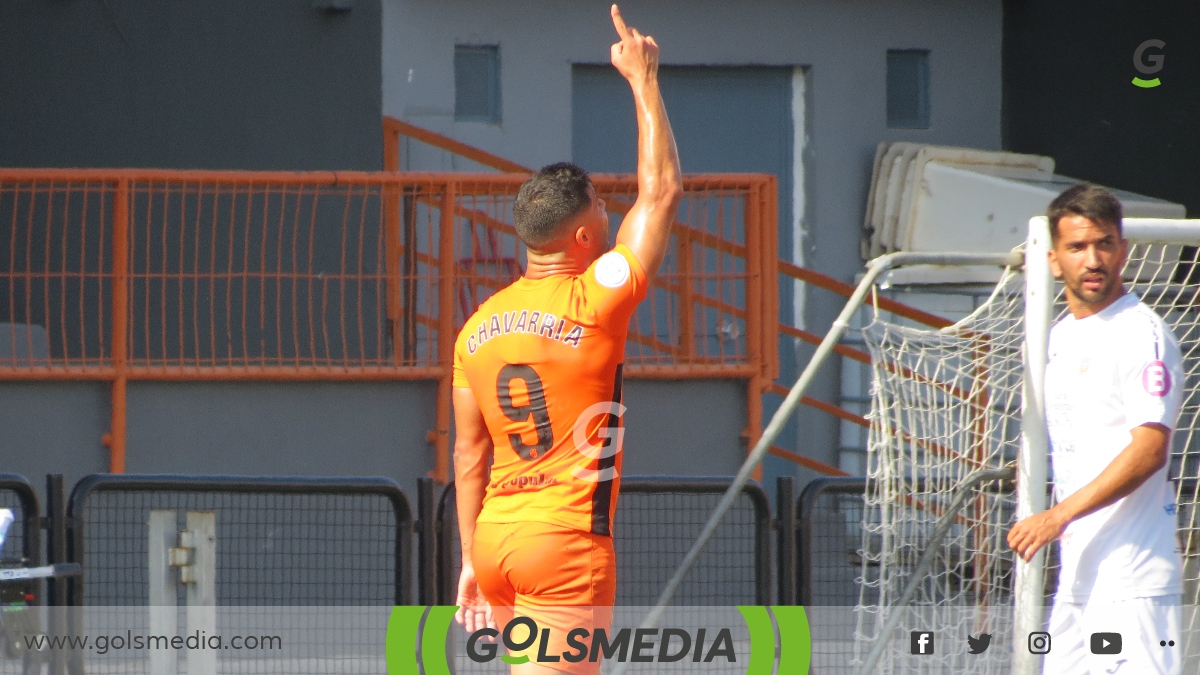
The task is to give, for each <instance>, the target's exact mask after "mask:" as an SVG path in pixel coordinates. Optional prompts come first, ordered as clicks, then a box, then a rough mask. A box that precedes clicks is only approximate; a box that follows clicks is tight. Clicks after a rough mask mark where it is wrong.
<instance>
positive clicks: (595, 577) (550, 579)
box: [504, 523, 617, 606]
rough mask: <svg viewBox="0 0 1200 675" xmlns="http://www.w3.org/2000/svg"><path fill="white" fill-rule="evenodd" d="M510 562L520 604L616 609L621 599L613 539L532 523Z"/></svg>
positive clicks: (510, 570) (513, 584)
mask: <svg viewBox="0 0 1200 675" xmlns="http://www.w3.org/2000/svg"><path fill="white" fill-rule="evenodd" d="M528 525H530V527H529V528H528V530H527V531H528V534H527V536H521V537H520V542H521V543H520V546H517V547H513V550H512V551H511V552H510V553H509V555H508V556H507V558H506V559H505V563H504V564H505V567H506V569H507V570H508V580H509V582H510V583H511V584H512V586H513V589H514V590H515V592H516V595H517V599H518V601H521V600H526V601H528V602H529V603H530V604H533V605H557V606H611V605H612V603H613V601H614V600H615V599H616V589H617V585H616V554H615V553H614V552H613V547H612V539H611V538H609V537H604V536H600V535H594V534H591V533H588V532H581V531H578V530H569V529H565V528H559V527H556V526H552V525H543V524H541V523H529V524H528Z"/></svg>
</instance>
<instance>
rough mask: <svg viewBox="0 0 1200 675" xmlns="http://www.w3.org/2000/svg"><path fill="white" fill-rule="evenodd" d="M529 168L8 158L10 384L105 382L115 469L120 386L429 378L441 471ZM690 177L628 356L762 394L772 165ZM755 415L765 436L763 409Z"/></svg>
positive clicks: (645, 367)
mask: <svg viewBox="0 0 1200 675" xmlns="http://www.w3.org/2000/svg"><path fill="white" fill-rule="evenodd" d="M523 180H524V176H522V175H519V174H401V173H355V172H344V173H330V172H313V173H257V172H208V171H149V170H37V169H5V170H0V222H5V221H7V222H6V224H7V225H8V228H9V232H8V235H9V236H8V237H7V242H3V241H0V244H3V243H6V244H7V250H3V249H0V324H6V325H0V379H9V380H16V379H19V380H30V379H38V380H40V379H90V380H100V381H107V382H110V383H111V387H112V419H111V422H110V431H109V433H108V434H106V436H105V442H106V444H107V445H108V446H109V448H110V450H111V460H110V470H112V471H114V472H121V471H123V470H124V453H125V427H126V411H125V395H126V389H127V386H128V383H129V382H130V381H136V380H368V379H370V380H407V379H435V380H437V381H438V382H439V396H438V405H437V415H436V417H437V419H436V427H435V429H433V430H432V431H431V433H430V439H431V441H432V442H433V443H434V444H435V445H436V446H437V449H438V452H437V464H436V467H435V471H434V475H435V476H436V477H437V478H439V479H441V480H446V479H447V478H448V476H449V442H448V441H449V424H450V409H449V400H450V391H449V387H450V360H451V352H452V348H453V343H454V339H455V337H456V335H457V331H458V329H459V327H461V326H462V324H463V323H464V321H465V320H466V318H467V317H468V316H469V315H470V314H471V313H472V312H473V311H474V309H475V307H476V306H477V305H478V303H479V302H480V301H481V300H482V299H483V298H485V297H487V295H490V294H491V293H492V292H494V291H495V290H496V289H498V288H501V287H503V286H504V285H506V284H507V283H509V282H510V281H512V280H513V279H515V278H516V277H517V276H519V275H520V274H521V270H522V269H523V266H524V257H523V251H522V249H521V247H520V246H519V244H518V241H517V238H516V234H515V231H514V230H513V228H512V226H511V224H510V223H511V222H512V220H511V215H512V214H511V210H512V202H513V198H514V197H515V194H516V190H517V188H518V187H519V185H520V183H521V182H522V181H523ZM594 182H595V184H596V189H597V192H598V193H599V194H600V195H601V196H602V197H603V198H604V199H606V200H607V201H608V203H609V204H610V205H611V206H610V209H611V210H612V211H614V212H617V213H620V212H621V210H623V209H625V208H628V205H629V204H632V203H633V201H634V199H635V197H636V190H637V185H636V180H635V179H634V178H633V177H631V176H594ZM684 187H685V192H686V196H685V198H684V202H683V205H682V206H681V208H680V220H681V222H680V223H677V225H676V227H675V229H674V231H673V233H672V237H673V242H672V247H671V250H670V252H669V253H668V256H667V259H666V260H665V261H664V264H663V267H662V271H661V272H660V274H659V275H658V277H657V278H656V280H655V284H654V286H653V287H652V289H651V292H650V294H649V297H648V299H647V301H646V302H645V303H643V304H642V306H641V307H639V309H638V311H637V313H636V315H635V316H634V318H633V320H632V322H631V327H630V340H629V347H628V353H627V357H626V363H627V372H629V374H630V375H631V376H641V377H666V378H686V377H738V378H745V379H747V380H748V381H749V382H750V383H751V387H752V391H754V392H755V393H756V394H757V393H759V392H761V391H762V387H763V386H764V383H769V382H770V381H771V379H772V378H773V377H774V376H775V375H774V374H775V372H776V371H777V369H778V364H777V360H776V356H777V355H776V349H775V344H776V335H775V333H774V331H772V330H769V329H770V328H771V327H773V326H774V325H775V321H776V320H775V318H774V316H775V315H774V311H775V310H774V307H773V305H774V304H775V303H774V302H773V299H774V298H775V297H776V292H775V287H774V284H775V280H776V277H777V274H776V268H775V266H774V261H775V253H774V249H773V244H772V242H774V240H775V233H774V228H773V224H774V214H773V207H772V205H773V204H774V203H775V192H774V191H775V184H774V180H773V179H772V178H771V177H768V176H755V175H732V176H693V177H689V178H687V179H686V181H685V186H684ZM0 239H2V238H0ZM764 327H766V328H767V330H764ZM5 332H7V336H6V335H5ZM5 337H7V338H8V345H9V347H8V349H4V348H3V347H2V345H3V344H4V340H3V338H5ZM751 399H752V400H754V401H756V402H757V401H758V399H759V396H758V395H755V396H752V397H751ZM751 419H752V420H754V421H755V422H757V424H754V425H752V428H751V430H750V433H758V432H757V429H758V424H761V411H760V414H759V415H757V416H755V417H752V418H751ZM755 438H756V436H755Z"/></svg>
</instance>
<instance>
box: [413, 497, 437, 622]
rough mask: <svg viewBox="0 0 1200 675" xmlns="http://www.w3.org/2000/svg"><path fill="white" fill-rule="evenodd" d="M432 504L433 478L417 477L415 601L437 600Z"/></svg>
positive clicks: (432, 601)
mask: <svg viewBox="0 0 1200 675" xmlns="http://www.w3.org/2000/svg"><path fill="white" fill-rule="evenodd" d="M435 520H436V517H435V514H434V504H433V479H432V478H429V477H428V476H422V477H421V478H418V479H417V527H418V535H417V603H418V604H421V605H435V604H437V602H438V599H437V588H438V573H439V570H438V568H437V533H436V528H435V527H434V522H435Z"/></svg>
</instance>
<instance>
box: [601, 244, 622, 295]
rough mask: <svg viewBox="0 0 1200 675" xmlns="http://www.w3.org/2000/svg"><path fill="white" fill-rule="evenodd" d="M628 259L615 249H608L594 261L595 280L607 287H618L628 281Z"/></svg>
mask: <svg viewBox="0 0 1200 675" xmlns="http://www.w3.org/2000/svg"><path fill="white" fill-rule="evenodd" d="M629 276H630V270H629V261H628V260H626V259H625V256H623V255H621V254H620V253H617V252H616V251H609V252H608V253H605V254H604V255H602V256H600V259H599V260H597V261H596V281H597V282H599V283H600V285H601V286H605V287H607V288H620V287H621V286H624V285H625V283H626V282H628V281H629Z"/></svg>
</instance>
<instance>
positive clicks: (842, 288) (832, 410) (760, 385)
mask: <svg viewBox="0 0 1200 675" xmlns="http://www.w3.org/2000/svg"><path fill="white" fill-rule="evenodd" d="M402 138H409V139H412V140H416V141H420V142H422V143H425V144H428V145H430V146H432V147H435V148H439V149H441V150H444V151H446V152H450V153H453V154H456V155H459V156H462V157H465V158H466V159H469V160H471V161H473V162H475V163H477V164H480V165H482V166H485V167H488V168H492V169H495V170H496V171H501V172H506V173H516V174H522V175H528V174H530V173H532V169H531V168H529V167H525V166H522V165H520V164H518V163H516V162H513V161H511V160H508V159H505V158H503V157H500V156H498V155H494V154H492V153H489V152H487V151H485V150H481V149H479V148H476V147H474V146H471V145H467V144H466V143H462V142H460V141H457V140H455V139H453V138H450V137H448V136H443V135H441V134H438V133H436V132H433V131H429V130H428V129H424V128H422V127H418V126H415V125H412V124H409V123H407V122H404V121H402V120H398V119H396V118H393V117H386V116H385V117H384V118H383V139H384V152H383V157H384V168H385V169H387V170H390V171H398V170H399V168H400V164H401V139H402ZM768 178H773V177H768ZM770 193H771V195H772V196H771V197H770V199H768V200H766V201H762V202H759V203H757V204H756V205H755V207H754V208H756V209H758V211H757V214H756V215H762V216H764V217H766V218H768V219H769V224H768V227H770V230H771V232H772V234H771V236H770V237H768V238H764V239H763V240H761V243H760V244H758V245H761V246H762V247H764V248H763V249H761V250H758V249H756V250H755V251H749V250H747V248H746V247H742V246H739V245H737V244H734V243H731V242H728V241H719V240H713V239H711V238H707V237H706V236H705V235H695V234H693V233H691V232H690V231H689V229H688V228H686V227H685V226H683V225H682V224H679V223H677V224H676V228H675V236H676V241H677V242H684V241H691V238H693V237H704V238H703V239H702V242H703V243H704V244H705V245H711V246H713V247H714V248H716V249H717V250H723V251H727V252H730V253H732V254H734V255H738V256H741V257H744V258H755V259H758V258H759V256H763V257H764V258H763V259H764V265H763V269H764V270H769V268H770V267H772V266H773V267H775V268H776V269H777V271H778V274H777V275H775V274H770V273H769V272H768V273H767V276H766V277H764V285H763V287H762V288H761V289H760V290H762V291H764V292H767V293H769V295H767V296H764V299H770V301H769V302H766V303H765V304H764V306H763V308H762V311H761V313H760V315H759V316H760V317H761V318H762V320H763V322H764V324H763V325H762V326H755V327H754V328H753V330H754V331H755V337H756V338H761V339H762V340H763V344H764V346H763V350H764V352H763V353H764V355H765V356H766V358H767V359H770V361H769V362H766V363H764V364H763V365H764V366H765V371H764V372H763V373H762V374H759V375H755V374H753V373H751V372H749V371H747V372H746V373H732V374H734V375H740V376H744V377H746V378H747V380H748V389H749V391H748V392H747V407H748V410H747V419H748V420H749V422H748V426H747V429H746V431H745V433H744V434H743V435H744V436H745V438H746V439H747V441H748V443H749V445H750V446H753V444H754V443H755V442H756V441H757V439H758V437H759V435H761V431H762V412H763V405H762V400H761V399H762V397H763V396H765V395H768V394H772V395H777V396H785V395H786V394H787V388H786V387H784V386H783V385H781V384H779V383H777V382H775V380H776V378H778V377H779V362H778V352H777V346H776V345H777V343H776V342H775V340H776V337H777V335H778V334H780V333H782V334H784V335H787V336H789V337H792V338H795V339H799V340H802V341H805V342H808V343H810V344H813V345H817V344H820V342H821V339H822V336H820V335H817V334H815V333H810V332H808V331H805V330H802V329H799V328H796V327H794V326H790V325H785V324H782V323H779V321H778V306H777V304H776V303H775V302H774V301H773V299H774V298H776V297H777V294H776V291H777V289H778V282H779V279H778V277H779V276H780V275H781V276H783V277H784V278H785V280H787V281H792V280H798V281H802V282H804V283H806V284H808V285H810V286H813V287H815V288H820V289H822V290H826V291H829V292H832V293H835V294H837V295H840V296H842V297H845V298H849V297H850V295H851V294H852V293H853V292H854V287H853V286H851V285H849V284H846V283H843V282H840V281H838V280H837V279H834V278H833V277H830V276H827V275H825V274H821V273H820V272H816V271H814V270H810V269H807V268H803V267H799V266H797V265H793V264H791V263H788V262H786V261H782V260H778V252H777V251H776V250H775V246H776V243H777V239H776V238H775V236H774V232H775V227H776V223H777V220H778V218H777V214H776V213H775V211H776V206H777V201H776V199H775V197H774V194H775V188H774V186H773V184H772V187H771V189H770ZM609 206H610V210H611V211H614V212H616V213H619V214H624V213H625V211H624V209H623V208H622V207H623V206H626V205H625V204H624V203H620V202H618V203H613V202H611V201H610V202H609ZM678 260H679V261H680V269H681V270H683V273H684V274H685V275H690V274H691V273H692V272H693V271H694V267H693V265H694V263H695V258H694V257H691V256H689V255H686V254H682V255H680V256H679V257H678ZM681 291H682V292H681V293H680V294H679V297H680V299H681V300H682V302H681V305H680V314H681V317H682V318H681V321H682V323H683V324H684V325H686V324H687V323H688V316H689V315H688V312H690V311H691V309H690V308H691V307H692V306H693V304H694V303H692V302H688V300H689V296H688V295H687V289H686V288H685V289H681ZM877 302H878V305H879V308H880V309H883V310H885V311H889V312H893V313H895V314H897V315H899V316H903V317H905V318H908V319H912V320H913V321H916V322H918V323H921V324H924V325H926V326H931V327H934V328H942V327H945V326H947V325H949V324H950V322H949V321H947V320H946V319H945V318H943V317H940V316H937V315H934V314H930V313H928V312H924V311H921V310H919V309H916V308H913V307H910V306H908V305H905V304H903V303H900V302H896V301H894V300H890V299H887V298H878V299H877ZM834 351H835V352H837V353H838V354H840V355H842V356H844V357H847V358H851V359H855V360H857V361H860V362H862V363H868V364H869V363H870V362H871V357H870V355H869V354H867V353H866V352H864V351H862V350H858V349H854V348H852V347H848V346H846V345H837V346H836V347H835V348H834ZM634 372H637V371H634ZM674 372H675V374H676V376H678V375H679V373H680V372H684V373H689V374H694V375H695V376H697V377H704V376H708V375H709V373H706V372H705V371H704V370H703V369H697V370H686V371H679V370H675V371H674ZM727 372H728V371H727ZM801 402H802V403H803V404H804V405H807V406H809V407H812V408H816V409H817V410H821V411H822V412H825V413H827V414H830V415H833V416H834V417H836V418H838V419H842V420H845V421H848V422H851V423H853V424H857V425H859V426H862V427H864V428H869V427H870V422H869V421H868V420H867V419H866V418H865V417H863V416H861V415H858V414H856V413H853V412H850V411H848V410H845V409H843V408H840V407H838V406H836V405H833V404H831V403H828V402H825V401H821V400H819V399H816V398H813V397H811V396H805V397H804V398H803V399H802V400H801ZM770 452H771V454H773V455H775V456H777V457H781V458H783V459H786V460H789V461H791V462H794V463H796V464H800V465H802V466H806V467H808V468H810V469H813V470H815V471H817V472H820V473H824V474H826V475H834V476H837V475H848V474H846V472H844V471H842V470H841V469H838V468H837V467H834V466H830V465H828V464H825V463H823V462H819V461H817V460H814V459H811V458H809V457H805V456H803V455H800V454H797V453H794V452H791V451H788V450H785V449H783V448H780V447H777V446H771V449H770Z"/></svg>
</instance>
